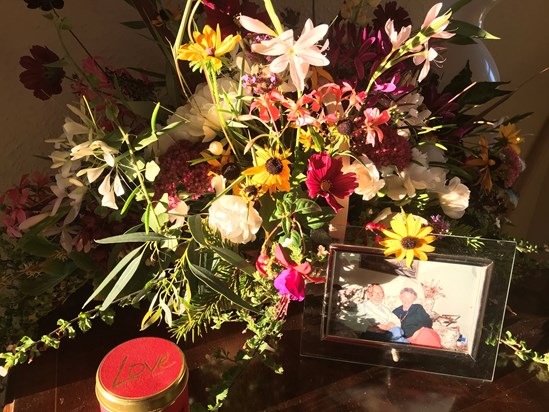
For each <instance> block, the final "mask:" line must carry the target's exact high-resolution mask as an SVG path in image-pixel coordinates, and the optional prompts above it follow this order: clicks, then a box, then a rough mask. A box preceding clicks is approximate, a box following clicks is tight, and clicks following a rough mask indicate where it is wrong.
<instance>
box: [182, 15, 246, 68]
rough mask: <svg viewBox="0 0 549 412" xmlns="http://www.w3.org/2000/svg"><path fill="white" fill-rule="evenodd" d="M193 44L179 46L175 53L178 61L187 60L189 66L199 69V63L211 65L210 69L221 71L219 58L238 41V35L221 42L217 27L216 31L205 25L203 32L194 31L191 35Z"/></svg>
mask: <svg viewBox="0 0 549 412" xmlns="http://www.w3.org/2000/svg"><path fill="white" fill-rule="evenodd" d="M193 38H194V43H187V44H185V45H183V46H181V47H180V48H179V50H178V52H177V58H178V59H179V60H188V61H190V62H191V66H193V67H195V68H200V67H201V63H208V64H211V65H212V67H213V68H214V69H215V70H216V71H219V70H221V66H222V63H221V59H219V57H221V56H223V55H224V54H227V53H229V52H230V51H231V50H232V49H234V47H235V46H236V44H237V43H238V42H239V41H240V35H238V34H237V35H236V36H233V35H232V34H231V35H229V36H227V37H225V38H224V39H223V41H221V30H220V29H219V25H217V28H216V30H214V29H212V28H211V27H210V26H208V25H206V26H205V27H204V32H203V33H200V32H199V31H195V32H194V33H193Z"/></svg>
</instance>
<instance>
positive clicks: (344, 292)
mask: <svg viewBox="0 0 549 412" xmlns="http://www.w3.org/2000/svg"><path fill="white" fill-rule="evenodd" d="M437 243H439V244H440V245H439V246H437V250H436V252H437V253H431V254H429V260H427V261H418V260H414V262H413V264H412V265H411V267H409V268H408V267H406V265H405V264H404V262H403V261H396V260H395V259H393V258H391V257H386V256H384V254H383V250H381V249H377V248H372V247H367V246H361V245H354V244H348V243H345V242H342V243H333V244H332V245H331V246H330V256H329V260H328V265H327V268H326V283H325V284H324V285H307V289H306V296H305V308H304V321H303V333H302V345H301V354H302V355H303V356H312V357H321V358H328V359H334V360H340V361H347V362H356V363H365V364H373V365H381V366H390V367H399V368H407V369H417V370H422V371H426V372H433V373H442V374H449V375H457V376H464V377H469V378H474V379H481V380H489V381H490V380H492V379H493V373H494V369H495V362H496V357H497V350H498V345H497V340H498V339H499V336H500V333H501V327H502V323H503V316H504V311H505V306H506V302H507V293H508V289H509V283H510V279H511V272H512V265H513V259H514V253H515V244H514V243H513V242H501V241H495V240H488V239H469V238H460V237H453V236H445V237H443V238H441V239H440V241H439V242H437Z"/></svg>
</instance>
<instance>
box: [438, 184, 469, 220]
mask: <svg viewBox="0 0 549 412" xmlns="http://www.w3.org/2000/svg"><path fill="white" fill-rule="evenodd" d="M470 194H471V191H470V190H469V188H468V187H467V186H465V185H464V184H463V183H461V180H460V179H459V177H454V178H453V179H452V180H450V182H449V183H448V185H447V186H444V187H443V188H442V190H441V191H440V192H439V193H438V199H439V201H440V206H441V207H442V210H443V211H444V213H445V214H446V215H447V216H448V217H451V218H452V219H459V218H461V217H462V216H463V214H464V213H465V209H467V207H468V206H469V195H470Z"/></svg>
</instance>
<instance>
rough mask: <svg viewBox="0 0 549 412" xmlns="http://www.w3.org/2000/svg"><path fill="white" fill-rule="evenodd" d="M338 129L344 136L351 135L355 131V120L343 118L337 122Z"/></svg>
mask: <svg viewBox="0 0 549 412" xmlns="http://www.w3.org/2000/svg"><path fill="white" fill-rule="evenodd" d="M336 128H337V131H338V132H339V133H341V134H342V135H343V136H350V135H351V133H352V132H353V122H352V121H351V119H343V120H340V121H339V122H338V123H337V126H336Z"/></svg>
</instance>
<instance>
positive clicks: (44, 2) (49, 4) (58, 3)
mask: <svg viewBox="0 0 549 412" xmlns="http://www.w3.org/2000/svg"><path fill="white" fill-rule="evenodd" d="M25 3H27V8H29V9H42V10H43V11H50V10H51V9H62V8H63V6H64V5H65V2H64V0H25Z"/></svg>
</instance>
